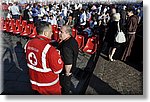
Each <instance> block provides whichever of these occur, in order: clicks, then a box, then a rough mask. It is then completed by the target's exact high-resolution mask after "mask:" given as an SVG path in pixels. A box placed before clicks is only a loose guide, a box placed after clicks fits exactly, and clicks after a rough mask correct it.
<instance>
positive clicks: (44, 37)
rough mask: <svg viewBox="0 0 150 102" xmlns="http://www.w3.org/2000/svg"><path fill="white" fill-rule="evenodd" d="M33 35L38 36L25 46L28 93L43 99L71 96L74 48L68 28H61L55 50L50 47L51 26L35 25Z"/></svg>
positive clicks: (75, 49)
mask: <svg viewBox="0 0 150 102" xmlns="http://www.w3.org/2000/svg"><path fill="white" fill-rule="evenodd" d="M37 32H38V34H39V35H38V36H37V37H36V38H35V39H32V40H29V41H28V42H27V44H26V45H25V52H26V59H27V65H28V67H29V75H30V82H31V84H32V89H33V90H35V92H36V93H39V94H45V95H50V94H51V95H52V94H54V95H60V94H72V91H71V89H70V88H71V77H72V72H73V70H74V69H75V67H76V60H77V56H78V44H77V41H76V40H75V39H74V38H73V37H72V34H71V32H72V29H71V27H70V26H67V25H66V26H62V28H61V36H60V38H61V40H62V42H61V44H60V45H59V47H58V49H56V48H55V47H54V46H52V44H51V43H50V40H51V37H52V35H53V32H52V27H51V25H49V24H47V23H43V22H42V23H39V24H38V25H37ZM37 45H38V46H37ZM59 79H60V80H59Z"/></svg>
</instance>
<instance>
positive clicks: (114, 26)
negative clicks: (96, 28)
mask: <svg viewBox="0 0 150 102" xmlns="http://www.w3.org/2000/svg"><path fill="white" fill-rule="evenodd" d="M119 20H120V13H115V14H113V16H112V22H110V23H109V28H108V32H107V34H106V38H105V41H106V42H108V47H109V60H110V61H115V60H114V58H113V55H114V54H115V52H116V49H117V48H119V47H120V44H119V43H117V42H115V37H116V34H117V31H118V23H119Z"/></svg>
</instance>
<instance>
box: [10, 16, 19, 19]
mask: <svg viewBox="0 0 150 102" xmlns="http://www.w3.org/2000/svg"><path fill="white" fill-rule="evenodd" d="M12 18H13V19H19V18H20V16H19V15H12Z"/></svg>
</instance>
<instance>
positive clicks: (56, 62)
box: [49, 47, 64, 74]
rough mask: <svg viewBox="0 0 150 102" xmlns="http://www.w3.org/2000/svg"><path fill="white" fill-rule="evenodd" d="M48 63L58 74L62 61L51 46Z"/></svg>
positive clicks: (61, 67)
mask: <svg viewBox="0 0 150 102" xmlns="http://www.w3.org/2000/svg"><path fill="white" fill-rule="evenodd" d="M49 55H50V57H49V64H50V67H51V69H52V70H53V72H54V73H55V74H59V73H60V72H61V71H62V69H63V64H64V63H63V61H62V59H61V56H60V55H59V53H58V52H57V50H56V49H55V48H54V47H52V48H51V51H50V53H49Z"/></svg>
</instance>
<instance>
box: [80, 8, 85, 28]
mask: <svg viewBox="0 0 150 102" xmlns="http://www.w3.org/2000/svg"><path fill="white" fill-rule="evenodd" d="M81 12H82V14H81V16H80V25H81V26H85V25H86V13H85V11H84V9H82V10H81Z"/></svg>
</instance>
